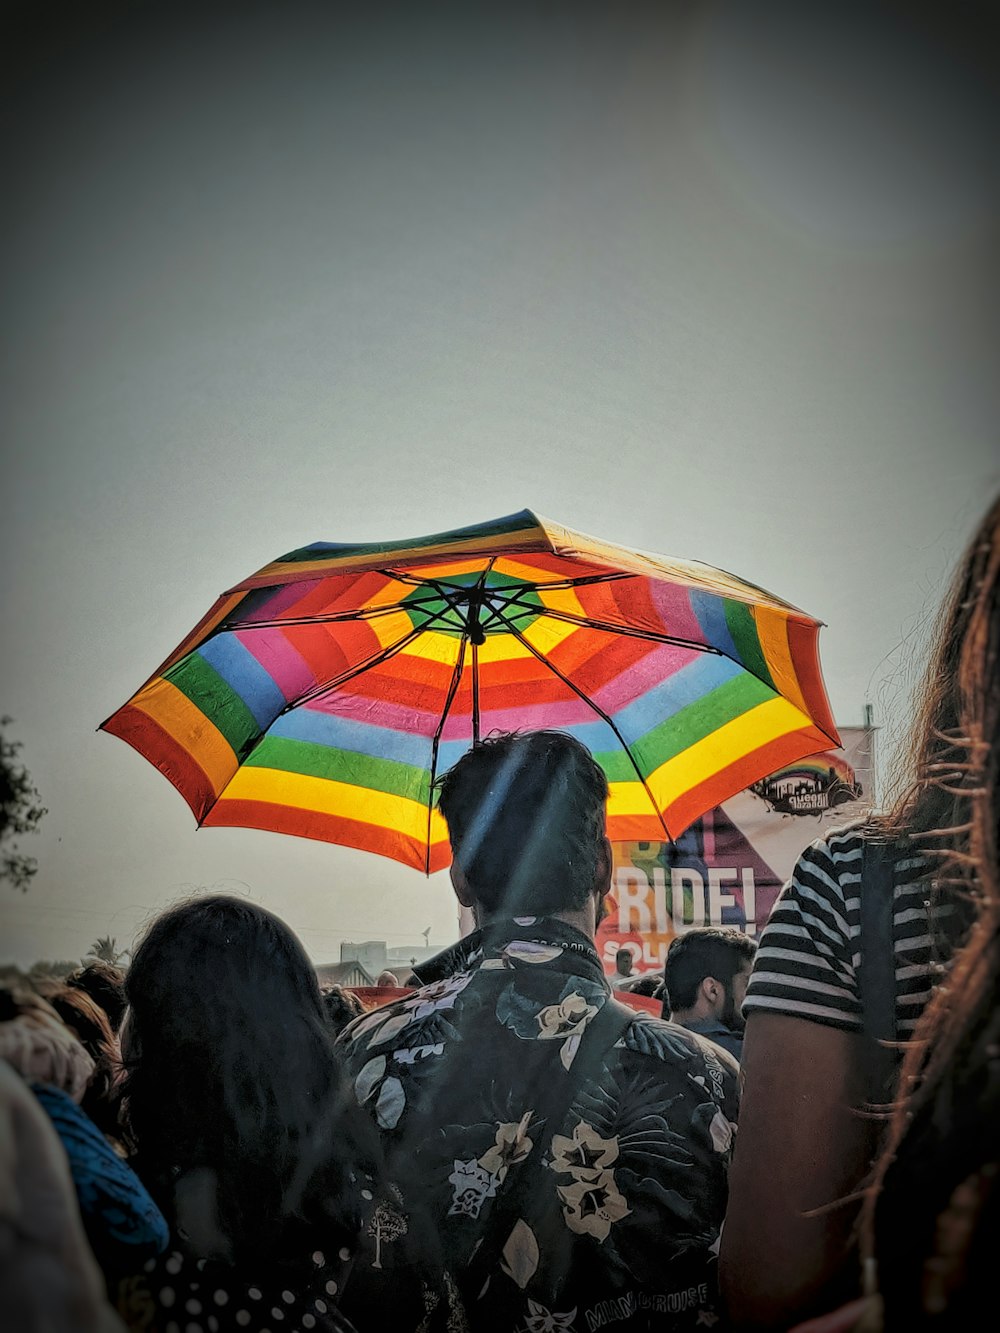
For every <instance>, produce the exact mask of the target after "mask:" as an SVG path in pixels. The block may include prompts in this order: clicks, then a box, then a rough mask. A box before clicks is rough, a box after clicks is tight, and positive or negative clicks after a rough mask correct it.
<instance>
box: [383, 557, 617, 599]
mask: <svg viewBox="0 0 1000 1333" xmlns="http://www.w3.org/2000/svg"><path fill="white" fill-rule="evenodd" d="M499 558H500V557H499V556H496V555H494V556H492V557H491V558H490V561H489V563H488V564H487V565H486V567H485V569H484V570H483V575H484V576H485V575H486V574H488V573H489V571H490V570H491V569H492V568H493V566H494V564H495V563H496V561H497V560H498V559H499ZM378 572H379V573H380V574H381V575H383V577H384V578H387V579H396V580H398V581H399V582H400V583H409V584H412V586H413V587H415V588H424V587H426V586H427V584H428V583H430V584H432V585H433V586H434V587H437V588H439V587H441V586H442V584H441V583H440V582H439V581H438V580H437V579H420V578H416V577H415V576H414V575H413V574H404V573H403V572H402V570H398V569H380V570H379V571H378ZM641 577H642V576H641V575H639V574H629V573H628V572H627V571H625V570H622V571H616V572H614V573H611V574H581V575H580V576H579V578H575V579H559V580H558V581H556V582H553V583H527V584H525V586H527V587H529V588H531V589H532V590H534V589H539V590H541V591H542V592H548V591H549V590H550V589H551V590H553V591H554V590H556V589H559V588H582V587H584V585H586V584H588V583H617V582H618V580H619V579H636V578H641ZM450 586H451V587H454V588H464V586H465V585H464V584H459V583H456V584H451V585H450ZM510 586H511V587H520V586H521V583H514V584H511V585H510ZM480 587H482V580H480ZM496 591H497V592H503V591H504V589H503V588H502V587H500V588H498V589H496Z"/></svg>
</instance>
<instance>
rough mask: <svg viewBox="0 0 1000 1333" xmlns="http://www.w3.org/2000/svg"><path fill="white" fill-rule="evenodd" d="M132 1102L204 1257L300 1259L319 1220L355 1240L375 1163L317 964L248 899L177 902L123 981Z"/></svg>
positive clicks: (162, 1183)
mask: <svg viewBox="0 0 1000 1333" xmlns="http://www.w3.org/2000/svg"><path fill="white" fill-rule="evenodd" d="M125 988H126V993H127V996H128V1002H129V1009H128V1013H127V1015H126V1018H125V1022H124V1024H123V1026H122V1056H123V1061H124V1066H125V1086H124V1099H125V1104H126V1110H127V1114H128V1120H129V1123H130V1128H131V1131H132V1133H133V1134H134V1136H135V1140H136V1143H137V1159H136V1160H137V1163H138V1166H139V1171H140V1175H141V1176H142V1177H143V1179H144V1180H145V1181H146V1183H147V1185H149V1187H150V1189H151V1191H152V1193H153V1194H154V1197H156V1198H157V1202H159V1203H160V1206H161V1207H162V1208H163V1209H164V1212H165V1213H166V1215H167V1216H168V1218H169V1219H171V1222H172V1225H176V1226H177V1227H178V1228H180V1229H182V1230H183V1231H185V1232H186V1233H187V1234H188V1236H189V1237H191V1238H192V1240H191V1243H192V1245H193V1246H194V1247H195V1248H196V1249H198V1250H199V1251H200V1252H201V1253H202V1254H203V1255H210V1256H213V1257H219V1258H222V1259H226V1260H228V1261H230V1262H236V1263H240V1262H242V1261H243V1260H244V1259H245V1260H248V1261H250V1262H254V1261H271V1260H275V1259H279V1260H280V1259H282V1258H287V1259H288V1260H289V1261H294V1260H295V1258H296V1256H297V1253H298V1250H299V1249H300V1247H301V1244H302V1237H303V1236H304V1235H309V1234H314V1233H315V1231H316V1229H317V1228H318V1229H320V1230H322V1231H323V1232H325V1233H326V1234H327V1236H328V1237H337V1236H339V1237H341V1239H340V1241H339V1243H340V1244H348V1245H353V1243H354V1241H355V1238H356V1235H357V1226H358V1215H357V1211H356V1205H355V1200H354V1195H353V1191H352V1190H351V1189H350V1188H349V1187H348V1181H349V1179H350V1177H351V1173H352V1170H353V1169H354V1168H355V1166H356V1165H357V1164H358V1163H360V1162H361V1161H362V1160H364V1161H367V1160H369V1155H370V1152H371V1148H370V1144H369V1142H368V1140H367V1138H365V1135H366V1128H364V1127H361V1126H360V1125H359V1124H358V1121H357V1119H356V1108H355V1103H354V1099H353V1097H352V1096H351V1095H350V1093H349V1090H348V1089H347V1088H346V1087H345V1085H344V1081H343V1076H342V1074H341V1070H340V1063H339V1061H338V1059H337V1057H336V1055H335V1052H334V1046H333V1041H334V1039H333V1035H332V1033H331V1031H330V1025H329V1021H328V1018H327V1015H326V1012H325V1010H324V1007H323V1001H322V998H321V996H320V989H319V981H318V978H317V976H316V972H315V970H314V968H313V966H312V964H311V962H310V961H309V958H308V957H307V955H306V953H305V950H304V949H303V947H302V945H301V943H300V942H299V940H298V938H297V937H296V936H295V935H294V934H293V933H292V931H291V930H289V928H288V927H287V926H286V925H285V924H284V922H282V921H281V920H279V918H278V917H276V916H274V915H273V914H272V913H271V912H268V911H266V910H265V909H264V908H262V907H259V906H257V904H255V903H252V902H249V901H247V900H246V899H244V898H238V897H232V896H228V895H213V896H207V897H203V898H196V899H193V900H191V901H187V902H184V903H181V904H180V905H178V906H175V907H173V908H170V909H169V910H167V911H166V912H164V913H163V914H162V915H161V916H159V917H158V918H157V919H156V920H154V921H153V922H152V924H151V925H150V926H149V928H148V929H147V931H146V933H145V935H144V936H143V938H142V939H141V941H140V942H139V944H138V946H137V948H136V949H135V952H134V954H133V958H132V962H131V965H130V966H129V970H128V973H127V976H126V980H125Z"/></svg>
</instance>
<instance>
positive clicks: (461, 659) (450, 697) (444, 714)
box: [424, 630, 468, 875]
mask: <svg viewBox="0 0 1000 1333" xmlns="http://www.w3.org/2000/svg"><path fill="white" fill-rule="evenodd" d="M467 638H468V631H467V630H463V631H462V637H461V639H460V640H459V644H458V657H457V659H456V661H455V669H454V671H453V672H452V675H451V684H450V685H449V686H448V694H447V697H446V698H445V701H444V707H443V708H442V709H441V719H440V721H439V722H438V724H437V730H436V731H435V732H434V740H433V742H432V744H431V776H430V783H429V784H428V787H427V839H426V848H425V851H424V874H425V875H429V874H430V873H431V815H432V814H433V811H434V783H435V781H436V779H437V763H438V749H439V747H440V745H441V735H442V733H443V732H444V724H445V722H446V721H447V720H448V714H449V712H450V711H451V705H452V703H453V702H454V700H455V695H456V694H457V692H458V683H459V681H460V680H461V679H462V671H463V670H464V667H465V644H466V640H467Z"/></svg>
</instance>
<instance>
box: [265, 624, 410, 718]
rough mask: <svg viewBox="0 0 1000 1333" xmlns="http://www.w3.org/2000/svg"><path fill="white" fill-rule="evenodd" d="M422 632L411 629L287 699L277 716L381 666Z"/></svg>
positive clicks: (308, 702)
mask: <svg viewBox="0 0 1000 1333" xmlns="http://www.w3.org/2000/svg"><path fill="white" fill-rule="evenodd" d="M422 633H423V629H422V628H420V629H413V630H411V631H410V632H409V634H406V635H404V636H403V638H401V639H399V640H397V642H396V643H391V644H390V645H389V647H388V648H383V649H382V651H381V652H378V653H374V654H373V655H372V656H371V657H366V658H365V660H364V661H363V662H359V663H358V665H357V666H353V667H351V668H350V669H349V670H348V671H343V672H341V674H340V675H339V676H334V677H332V679H330V680H327V681H324V682H323V684H322V685H314V686H313V688H312V689H311V690H306V692H305V693H304V694H300V695H299V696H298V697H297V698H296V699H291V700H289V702H288V703H287V704H285V706H284V708H283V709H282V710H281V713H279V714H278V716H279V717H280V716H281V714H283V713H287V712H290V711H291V709H293V708H298V707H300V706H301V705H302V704H310V703H312V702H313V700H315V699H318V698H320V697H321V696H322V695H324V694H328V693H329V692H330V691H331V690H336V689H338V688H339V687H340V686H341V685H346V684H347V682H348V681H349V680H353V679H354V677H355V676H360V675H361V674H362V672H365V671H370V670H371V669H372V667H377V666H381V665H382V663H383V662H387V661H388V660H389V658H390V657H395V656H396V654H397V653H398V652H401V651H402V650H403V649H404V648H405V647H406V646H407V644H409V643H412V642H413V640H414V639H416V638H418V637H419V636H420V635H421V634H422Z"/></svg>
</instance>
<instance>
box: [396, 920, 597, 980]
mask: <svg viewBox="0 0 1000 1333" xmlns="http://www.w3.org/2000/svg"><path fill="white" fill-rule="evenodd" d="M511 945H514V946H515V947H514V948H513V949H511V948H510V947H509V946H511ZM518 945H523V946H524V947H523V949H520V950H519V949H518V948H517V946H518ZM548 950H555V951H557V952H556V953H554V954H553V956H552V957H551V958H545V959H544V962H545V963H547V964H550V965H555V966H557V967H558V969H559V970H560V971H565V972H574V973H578V974H581V975H589V976H593V977H594V978H595V979H597V978H599V979H600V980H601V981H603V982H604V984H605V985H607V980H606V978H605V976H604V968H603V967H602V966H601V960H600V958H599V956H598V953H597V950H596V948H595V947H594V941H593V940H592V939H588V938H587V936H586V935H584V934H583V932H582V931H579V930H577V929H576V928H575V927H574V926H570V925H567V923H566V922H565V921H559V920H558V919H556V918H554V917H544V916H519V917H512V918H506V919H504V920H499V921H490V922H488V923H487V924H486V925H485V926H483V927H482V928H481V929H480V930H474V931H473V932H472V934H471V935H465V936H463V937H462V939H460V940H459V941H458V943H457V944H453V945H451V946H450V947H449V948H447V949H444V950H442V951H441V953H438V954H435V955H434V957H433V958H428V959H427V960H426V961H425V962H423V963H420V964H419V965H418V966H417V967H415V968H414V969H413V975H414V976H415V977H416V979H417V983H418V984H419V985H421V986H426V985H428V984H430V983H431V982H433V981H441V980H443V979H444V978H445V977H450V976H453V975H454V974H455V973H456V972H467V971H471V970H472V969H475V968H479V967H481V966H482V964H483V963H484V962H485V961H486V960H487V959H490V958H500V957H504V958H505V960H506V961H507V963H508V964H513V965H515V966H516V965H517V963H518V961H519V957H518V955H519V954H521V960H522V961H529V960H530V961H531V962H532V963H534V964H535V965H537V963H538V961H540V960H541V959H542V956H543V953H544V951H548ZM532 954H534V957H532V956H531V955H532Z"/></svg>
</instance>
